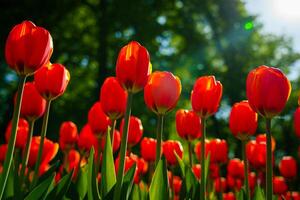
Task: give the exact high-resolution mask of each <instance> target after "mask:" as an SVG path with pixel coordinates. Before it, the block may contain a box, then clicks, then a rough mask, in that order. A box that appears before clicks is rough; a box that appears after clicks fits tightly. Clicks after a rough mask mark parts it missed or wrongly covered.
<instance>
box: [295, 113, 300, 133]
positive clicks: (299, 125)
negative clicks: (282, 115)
mask: <svg viewBox="0 0 300 200" xmlns="http://www.w3.org/2000/svg"><path fill="white" fill-rule="evenodd" d="M294 129H295V133H296V136H297V137H298V138H300V107H299V108H297V109H296V111H295V114H294Z"/></svg>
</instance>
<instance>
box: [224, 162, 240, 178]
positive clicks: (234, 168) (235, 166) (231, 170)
mask: <svg viewBox="0 0 300 200" xmlns="http://www.w3.org/2000/svg"><path fill="white" fill-rule="evenodd" d="M227 173H228V175H229V176H232V177H233V178H235V179H243V178H244V162H243V161H241V160H240V159H238V158H234V159H231V160H230V161H229V163H228V165H227Z"/></svg>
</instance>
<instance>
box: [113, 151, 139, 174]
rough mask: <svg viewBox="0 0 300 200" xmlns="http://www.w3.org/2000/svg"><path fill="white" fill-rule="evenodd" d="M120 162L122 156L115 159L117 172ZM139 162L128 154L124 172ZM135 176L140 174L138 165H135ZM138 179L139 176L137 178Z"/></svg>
mask: <svg viewBox="0 0 300 200" xmlns="http://www.w3.org/2000/svg"><path fill="white" fill-rule="evenodd" d="M119 162H120V157H117V159H116V160H115V171H116V172H117V171H118V169H119ZM134 164H137V163H136V160H135V159H133V158H132V157H131V156H126V157H125V168H124V174H125V173H126V172H127V171H128V170H129V169H130V168H131V167H132V166H133V165H134ZM134 174H135V175H134V176H135V177H137V176H138V168H137V165H136V166H135V173H134ZM135 179H137V178H135Z"/></svg>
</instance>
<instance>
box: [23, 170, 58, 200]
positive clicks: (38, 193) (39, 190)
mask: <svg viewBox="0 0 300 200" xmlns="http://www.w3.org/2000/svg"><path fill="white" fill-rule="evenodd" d="M54 177H55V173H53V174H52V175H51V176H50V177H48V178H47V179H46V180H44V181H43V182H41V183H40V184H39V185H38V186H36V187H35V188H34V189H33V190H32V191H31V192H30V193H29V194H28V195H27V196H26V197H25V200H36V199H41V198H42V197H43V196H44V195H46V194H47V192H48V189H49V187H50V186H51V185H52V184H53V183H54Z"/></svg>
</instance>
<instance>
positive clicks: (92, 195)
mask: <svg viewBox="0 0 300 200" xmlns="http://www.w3.org/2000/svg"><path fill="white" fill-rule="evenodd" d="M94 154H95V151H94V148H92V149H91V150H90V156H89V160H88V185H89V186H88V191H87V193H88V199H89V200H94V199H95V200H100V199H101V198H100V194H99V190H98V181H97V178H96V173H95V165H94Z"/></svg>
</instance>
